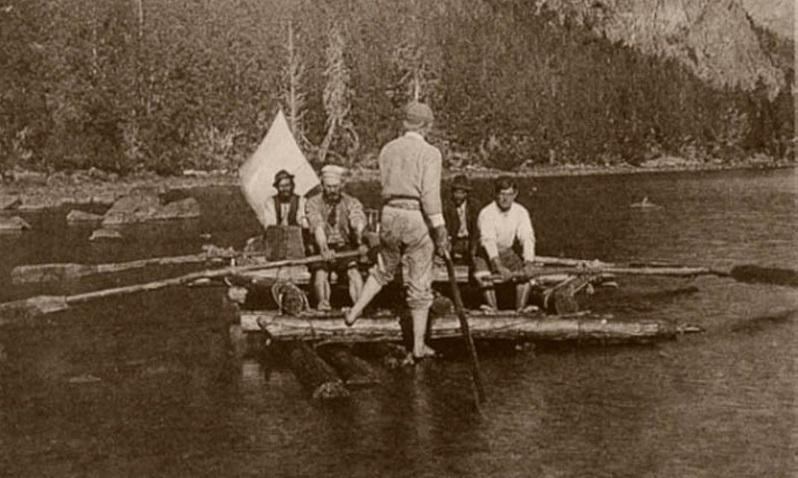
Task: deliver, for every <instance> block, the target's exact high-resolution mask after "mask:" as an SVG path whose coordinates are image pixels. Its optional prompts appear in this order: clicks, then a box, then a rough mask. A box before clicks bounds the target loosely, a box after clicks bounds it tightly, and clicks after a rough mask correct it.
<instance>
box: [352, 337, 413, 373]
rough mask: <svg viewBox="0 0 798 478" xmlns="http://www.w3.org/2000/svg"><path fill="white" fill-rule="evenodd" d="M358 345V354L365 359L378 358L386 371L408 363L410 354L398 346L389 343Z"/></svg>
mask: <svg viewBox="0 0 798 478" xmlns="http://www.w3.org/2000/svg"><path fill="white" fill-rule="evenodd" d="M357 345H358V352H359V353H362V354H363V355H365V356H367V357H374V358H378V359H379V360H380V361H381V362H382V365H383V366H384V367H386V368H388V369H395V368H399V367H401V366H402V365H404V364H405V363H409V360H408V359H409V357H408V356H409V355H410V352H408V351H407V349H406V348H405V347H404V346H402V345H399V344H394V343H391V342H365V343H360V344H357Z"/></svg>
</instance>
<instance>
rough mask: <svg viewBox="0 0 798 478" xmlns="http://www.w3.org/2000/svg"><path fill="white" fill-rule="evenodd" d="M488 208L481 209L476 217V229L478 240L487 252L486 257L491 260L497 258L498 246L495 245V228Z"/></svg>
mask: <svg viewBox="0 0 798 478" xmlns="http://www.w3.org/2000/svg"><path fill="white" fill-rule="evenodd" d="M494 226H495V224H493V220H492V218H491V214H490V210H489V209H487V208H486V209H483V210H482V211H481V212H480V213H479V217H478V218H477V229H478V230H479V242H480V244H482V248H483V249H485V252H486V253H487V254H488V259H490V260H491V262H493V260H494V259H498V258H499V247H498V246H497V245H496V240H497V237H496V228H495V227H494Z"/></svg>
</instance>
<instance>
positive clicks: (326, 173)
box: [321, 164, 346, 184]
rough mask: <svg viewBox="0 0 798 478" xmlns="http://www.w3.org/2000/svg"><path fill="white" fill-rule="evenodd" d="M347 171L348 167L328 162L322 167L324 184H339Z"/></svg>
mask: <svg viewBox="0 0 798 478" xmlns="http://www.w3.org/2000/svg"><path fill="white" fill-rule="evenodd" d="M345 173H346V168H344V167H341V166H337V165H335V164H327V165H325V166H324V167H323V168H321V182H322V183H324V184H339V183H340V182H341V180H342V179H343V176H344V174H345Z"/></svg>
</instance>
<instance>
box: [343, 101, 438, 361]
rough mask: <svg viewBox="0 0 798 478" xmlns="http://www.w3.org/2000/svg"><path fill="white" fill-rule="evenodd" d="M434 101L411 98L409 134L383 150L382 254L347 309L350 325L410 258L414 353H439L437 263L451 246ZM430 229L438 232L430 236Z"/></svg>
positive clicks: (407, 112) (409, 301)
mask: <svg viewBox="0 0 798 478" xmlns="http://www.w3.org/2000/svg"><path fill="white" fill-rule="evenodd" d="M432 121H433V115H432V110H431V109H430V107H429V106H427V105H425V104H423V103H418V102H412V103H410V104H409V105H407V107H406V108H405V119H404V123H403V127H404V131H405V133H404V135H403V136H400V137H399V138H396V139H394V140H392V141H391V142H389V143H388V144H386V145H385V146H384V147H383V148H382V151H380V156H379V165H380V182H381V184H382V200H383V207H382V218H381V222H380V245H381V246H382V249H381V251H380V255H381V258H382V262H381V263H380V262H379V261H378V264H377V265H376V266H375V267H374V268H372V270H371V273H370V275H369V278H368V279H367V280H366V283H365V285H364V287H363V293H362V294H361V295H360V298H358V300H357V302H356V303H355V305H354V306H353V307H352V309H351V310H349V311H348V312H347V314H346V318H345V320H346V323H347V325H352V324H353V323H354V322H355V320H357V318H358V316H359V315H360V313H361V312H362V311H363V308H364V307H365V306H366V305H368V303H369V302H370V301H371V299H373V298H374V296H375V295H377V293H378V292H379V291H380V289H382V287H383V286H385V285H386V284H388V283H389V282H390V281H391V280H393V277H394V274H395V273H396V269H397V267H400V266H401V262H402V257H403V256H404V257H405V258H406V260H407V266H408V267H407V275H406V276H405V277H404V280H405V284H406V285H407V305H408V307H410V315H411V316H412V318H413V357H414V358H415V359H421V358H424V357H429V356H433V355H435V351H434V350H432V348H430V347H429V346H428V345H427V344H426V341H425V335H426V332H427V320H428V318H429V308H430V306H431V305H432V299H433V296H432V262H433V255H434V253H435V247H436V246H437V247H438V249H439V250H441V251H444V250H445V251H448V249H449V238H448V234H447V232H446V224H445V222H444V219H443V212H442V208H441V194H440V188H441V167H442V159H441V152H440V151H439V150H438V149H437V148H436V147H434V146H432V145H431V144H429V143H427V141H426V140H425V139H424V138H425V135H427V134H428V133H429V130H430V128H431V127H432ZM430 228H431V229H432V234H433V235H434V237H435V241H434V244H433V239H432V237H431V236H430Z"/></svg>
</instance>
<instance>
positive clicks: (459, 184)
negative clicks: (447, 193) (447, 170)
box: [452, 174, 471, 191]
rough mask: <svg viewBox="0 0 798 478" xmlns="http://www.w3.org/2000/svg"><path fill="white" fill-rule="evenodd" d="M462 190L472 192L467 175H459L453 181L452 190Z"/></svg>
mask: <svg viewBox="0 0 798 478" xmlns="http://www.w3.org/2000/svg"><path fill="white" fill-rule="evenodd" d="M455 189H462V190H464V191H471V184H469V183H468V178H467V177H466V176H465V174H458V175H457V176H455V177H454V179H453V180H452V190H455Z"/></svg>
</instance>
